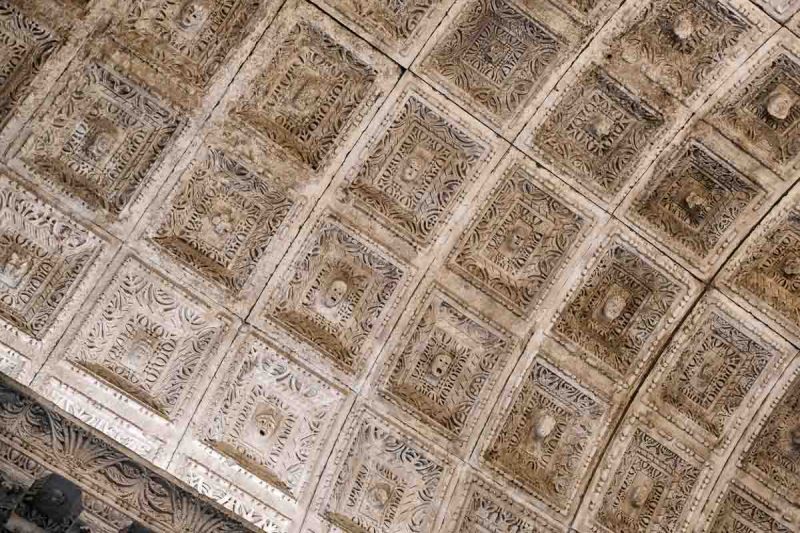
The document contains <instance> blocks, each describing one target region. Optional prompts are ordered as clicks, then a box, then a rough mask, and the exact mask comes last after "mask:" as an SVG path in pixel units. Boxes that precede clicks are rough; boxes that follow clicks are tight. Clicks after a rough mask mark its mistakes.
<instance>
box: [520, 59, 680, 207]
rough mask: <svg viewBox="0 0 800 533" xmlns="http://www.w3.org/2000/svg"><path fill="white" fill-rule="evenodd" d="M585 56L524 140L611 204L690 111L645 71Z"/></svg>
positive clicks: (562, 173) (558, 169) (588, 191)
mask: <svg viewBox="0 0 800 533" xmlns="http://www.w3.org/2000/svg"><path fill="white" fill-rule="evenodd" d="M581 61H583V63H581V64H580V65H576V66H574V67H573V70H572V71H571V73H568V74H567V75H566V76H564V78H562V79H561V81H560V82H559V86H558V87H557V91H555V92H553V93H551V94H550V96H548V100H547V101H546V102H545V103H544V105H542V107H541V108H539V110H538V111H537V112H536V114H535V115H534V117H533V119H532V120H531V122H530V123H529V124H528V125H527V126H526V128H525V130H523V132H522V133H521V135H520V137H519V139H518V142H519V143H520V146H521V147H523V149H525V150H526V151H527V152H529V154H530V155H531V156H532V157H533V158H534V159H537V160H539V161H542V162H544V163H545V164H546V165H547V166H548V168H549V169H550V170H552V171H553V172H554V173H555V174H556V175H558V176H559V177H561V178H563V179H565V180H566V181H568V182H569V183H570V184H571V185H573V186H575V187H576V188H578V190H580V191H581V192H582V193H584V194H585V195H587V196H588V197H589V198H590V199H591V200H593V201H595V202H597V203H598V204H599V205H601V206H602V207H606V208H613V207H614V206H615V205H617V204H618V203H619V202H620V201H621V200H622V198H623V197H624V196H625V193H626V192H627V191H628V190H629V189H630V187H631V186H632V185H633V183H635V180H636V179H637V178H638V177H639V176H640V175H641V173H642V172H643V171H644V170H645V169H646V166H647V165H648V164H649V163H650V162H651V161H652V160H653V159H654V158H655V156H656V154H658V152H659V151H660V149H661V147H662V146H663V145H664V144H665V143H666V141H667V139H668V137H669V136H670V135H669V134H670V133H671V132H673V131H675V130H676V129H677V127H678V125H679V124H681V123H682V121H683V120H685V118H687V117H688V110H687V109H686V108H685V107H683V106H682V105H681V104H680V103H679V102H678V101H677V100H674V99H672V98H670V97H669V96H668V95H667V94H664V92H663V90H662V89H660V88H658V87H657V86H655V85H652V82H649V81H648V80H646V79H644V78H635V77H633V76H626V77H625V78H623V77H621V76H620V72H616V70H617V69H616V68H613V65H611V64H599V63H596V62H595V61H594V59H593V57H591V56H588V55H587V56H586V58H585V59H583V60H580V59H579V62H581ZM623 79H624V81H623ZM634 79H635V82H636V83H633V81H634Z"/></svg>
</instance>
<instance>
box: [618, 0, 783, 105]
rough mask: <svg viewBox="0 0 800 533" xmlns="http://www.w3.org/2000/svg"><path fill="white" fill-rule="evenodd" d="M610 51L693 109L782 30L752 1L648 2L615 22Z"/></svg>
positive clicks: (634, 5) (632, 6)
mask: <svg viewBox="0 0 800 533" xmlns="http://www.w3.org/2000/svg"><path fill="white" fill-rule="evenodd" d="M610 25H611V26H613V27H614V29H613V30H612V34H613V37H610V38H609V42H610V48H609V51H608V53H609V54H613V55H614V56H616V57H618V58H619V59H620V60H621V61H622V63H623V64H629V65H630V66H631V67H632V68H634V69H636V70H638V71H640V75H641V76H644V77H647V78H650V79H651V80H653V81H654V82H656V83H658V84H659V85H661V86H662V87H664V88H665V89H666V90H667V91H669V93H670V94H672V96H674V97H676V98H678V99H679V100H681V101H683V102H684V103H686V104H687V105H689V106H694V105H695V104H698V103H702V101H703V100H704V99H705V98H706V97H707V96H708V95H709V94H710V93H711V92H712V91H713V90H714V87H715V86H716V85H717V83H718V81H720V80H721V79H723V78H724V77H725V76H726V75H727V74H728V73H730V72H731V71H732V70H733V69H734V68H735V67H736V66H738V64H739V63H740V62H742V61H744V60H745V59H746V58H747V57H748V56H749V55H750V54H752V53H753V51H755V49H756V48H757V47H758V46H760V45H761V44H762V43H763V42H764V41H766V40H767V38H768V37H769V36H770V35H771V34H772V33H773V32H774V31H775V30H776V29H777V24H775V22H773V21H772V20H771V19H770V18H769V17H767V16H766V15H764V13H762V12H761V11H759V10H758V9H756V8H754V7H753V6H752V4H750V2H748V1H747V0H721V1H718V0H714V1H708V2H706V1H702V2H697V1H695V0H668V1H664V0H655V1H653V0H643V1H636V2H633V3H628V4H626V6H625V7H624V8H623V9H622V10H621V11H620V13H618V14H617V15H616V16H615V17H614V18H613V19H612V21H611V22H610Z"/></svg>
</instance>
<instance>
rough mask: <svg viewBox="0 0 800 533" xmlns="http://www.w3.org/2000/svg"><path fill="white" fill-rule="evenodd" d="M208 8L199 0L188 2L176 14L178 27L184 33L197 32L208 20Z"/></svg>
mask: <svg viewBox="0 0 800 533" xmlns="http://www.w3.org/2000/svg"><path fill="white" fill-rule="evenodd" d="M208 14H209V13H208V7H207V6H206V5H205V3H204V2H201V1H200V0H189V1H188V2H186V3H185V4H183V7H182V8H181V10H180V11H179V12H178V20H177V21H178V26H180V28H181V29H182V30H184V31H196V30H198V29H199V28H200V27H201V26H202V25H203V23H205V21H206V19H208Z"/></svg>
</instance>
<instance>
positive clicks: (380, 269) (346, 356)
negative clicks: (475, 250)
mask: <svg viewBox="0 0 800 533" xmlns="http://www.w3.org/2000/svg"><path fill="white" fill-rule="evenodd" d="M404 284H405V267H404V266H402V265H400V264H399V263H397V262H396V261H394V260H393V259H391V258H390V256H388V255H387V254H386V253H385V252H383V251H382V250H381V249H379V248H377V247H376V246H375V245H371V244H368V243H367V242H365V241H364V240H362V239H361V238H360V237H358V236H357V235H356V234H354V233H353V231H352V230H351V229H350V228H348V227H346V226H344V225H342V224H341V223H339V222H338V221H336V220H335V219H332V218H325V219H323V220H322V221H321V222H320V223H319V225H318V226H317V228H316V229H315V231H314V233H313V234H312V235H311V236H310V237H309V239H308V241H307V242H306V244H305V246H304V248H303V250H302V252H301V253H300V257H298V259H296V260H295V262H294V263H293V265H292V268H291V270H290V273H289V277H288V279H287V280H286V282H285V283H284V284H283V286H282V287H281V289H280V290H279V292H278V294H277V295H276V297H275V301H277V302H278V303H277V304H275V306H274V307H273V308H272V311H271V312H270V319H271V320H274V321H276V322H277V323H279V324H280V325H282V326H283V327H285V328H286V329H288V330H289V331H290V332H291V333H293V334H294V335H296V336H297V337H299V338H300V339H301V340H303V341H305V342H308V343H309V344H311V346H313V347H314V348H316V349H317V350H319V351H320V352H321V353H322V354H323V355H324V356H325V357H327V358H328V359H329V361H330V362H331V363H332V364H333V365H335V366H336V367H337V368H339V369H340V370H342V371H344V372H346V373H348V374H351V375H352V374H357V373H359V372H361V371H362V369H363V367H364V365H365V363H366V361H365V360H364V359H363V357H364V354H363V350H364V348H365V343H367V341H368V340H369V339H370V338H372V337H373V336H374V335H375V334H377V333H378V331H379V330H380V327H381V323H382V321H383V320H384V319H385V314H386V313H387V312H388V311H389V310H390V309H391V308H392V306H393V304H394V300H395V299H396V298H397V297H398V296H399V293H400V292H401V289H402V288H403V286H404Z"/></svg>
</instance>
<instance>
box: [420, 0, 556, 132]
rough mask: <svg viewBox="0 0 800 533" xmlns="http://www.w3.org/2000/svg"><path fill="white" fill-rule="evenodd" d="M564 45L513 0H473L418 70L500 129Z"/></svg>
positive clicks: (532, 92)
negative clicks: (447, 87) (451, 88)
mask: <svg viewBox="0 0 800 533" xmlns="http://www.w3.org/2000/svg"><path fill="white" fill-rule="evenodd" d="M567 48H568V43H567V41H566V39H565V37H564V36H562V35H559V34H558V33H556V32H555V31H554V30H553V29H551V28H549V27H548V26H547V25H546V24H545V23H544V22H542V21H539V20H536V19H535V18H533V16H531V14H529V13H527V12H525V11H524V10H522V9H520V8H519V7H517V5H515V4H514V3H512V2H508V1H506V0H472V1H471V2H470V4H469V5H468V6H466V7H465V8H464V10H463V11H462V12H461V13H460V14H459V16H458V17H457V18H456V20H455V22H454V23H453V27H452V28H451V29H450V30H449V31H448V32H447V34H446V35H444V36H443V38H442V39H441V40H440V41H439V42H438V43H437V44H436V46H435V47H434V48H433V50H432V51H431V52H430V55H429V56H428V57H427V58H426V59H425V61H424V63H423V69H425V70H426V71H428V72H430V73H431V75H434V76H436V77H437V78H440V79H441V80H442V83H444V84H446V85H450V86H454V87H455V88H457V90H458V93H459V94H461V95H463V96H462V98H466V99H467V100H468V101H469V102H470V103H474V104H475V105H477V106H478V107H479V108H480V109H481V111H482V112H483V113H484V114H486V115H487V117H488V120H489V121H490V123H492V124H494V125H496V126H499V127H501V128H502V127H504V126H505V125H506V124H507V123H508V122H509V121H510V120H512V119H513V118H514V117H515V115H517V114H518V113H520V112H522V111H523V110H524V108H525V106H526V104H527V103H528V102H529V101H530V100H531V99H532V98H533V97H534V96H535V93H536V91H537V90H538V89H539V88H540V87H541V84H542V80H543V78H544V76H545V74H547V72H548V69H552V68H554V67H555V66H556V62H557V61H559V60H560V59H561V58H562V57H563V56H564V53H565V52H566V50H567Z"/></svg>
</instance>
